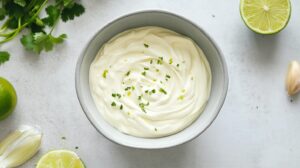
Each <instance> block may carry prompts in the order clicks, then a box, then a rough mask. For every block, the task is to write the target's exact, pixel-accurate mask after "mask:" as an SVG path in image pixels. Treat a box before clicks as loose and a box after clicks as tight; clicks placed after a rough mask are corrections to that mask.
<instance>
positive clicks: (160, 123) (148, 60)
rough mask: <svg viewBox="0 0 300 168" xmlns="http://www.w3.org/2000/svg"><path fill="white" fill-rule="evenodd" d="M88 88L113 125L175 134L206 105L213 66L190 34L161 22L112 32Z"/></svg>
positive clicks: (131, 131)
mask: <svg viewBox="0 0 300 168" xmlns="http://www.w3.org/2000/svg"><path fill="white" fill-rule="evenodd" d="M89 75H90V76H89V80H90V91H91V94H92V97H93V99H94V102H95V104H96V106H97V109H98V111H99V112H100V113H101V114H102V116H103V118H104V119H105V120H106V121H107V122H108V123H109V124H111V125H112V126H114V127H115V128H117V129H118V130H120V131H121V132H123V133H126V134H130V135H133V136H137V137H148V138H153V137H163V136H167V135H171V134H174V133H177V132H179V131H181V130H183V129H184V128H186V127H187V126H189V125H190V124H191V123H192V122H193V121H195V120H196V119H197V118H198V117H199V115H200V114H201V112H202V111H203V110H204V108H205V105H206V103H207V100H208V98H209V95H210V89H211V71H210V66H209V63H208V61H207V60H206V57H205V55H204V54H203V52H202V50H201V49H200V48H199V47H198V46H197V44H196V43H195V42H193V41H192V40H191V39H190V38H188V37H185V36H183V35H180V34H178V33H176V32H173V31H171V30H168V29H165V28H160V27H140V28H135V29H130V30H127V31H124V32H122V33H120V34H118V35H117V36H115V37H113V38H112V39H111V40H109V41H108V42H107V43H106V44H104V45H103V47H102V48H101V49H100V51H99V52H98V54H97V56H96V58H95V59H94V61H93V62H92V64H91V67H90V73H89Z"/></svg>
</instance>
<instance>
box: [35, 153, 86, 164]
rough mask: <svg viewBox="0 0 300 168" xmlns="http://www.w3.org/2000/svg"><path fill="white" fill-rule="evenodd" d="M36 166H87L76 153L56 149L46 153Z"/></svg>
mask: <svg viewBox="0 0 300 168" xmlns="http://www.w3.org/2000/svg"><path fill="white" fill-rule="evenodd" d="M36 168H85V166H84V164H83V163H82V161H81V160H80V158H79V157H78V156H77V154H76V153H74V152H72V151H68V150H55V151H50V152H48V153H47V154H45V155H44V156H43V157H42V158H41V159H40V161H39V162H38V164H37V166H36Z"/></svg>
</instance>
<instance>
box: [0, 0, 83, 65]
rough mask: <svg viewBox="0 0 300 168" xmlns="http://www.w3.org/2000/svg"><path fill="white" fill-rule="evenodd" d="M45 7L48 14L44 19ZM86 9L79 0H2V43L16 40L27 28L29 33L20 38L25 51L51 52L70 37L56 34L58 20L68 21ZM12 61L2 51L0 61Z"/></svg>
mask: <svg viewBox="0 0 300 168" xmlns="http://www.w3.org/2000/svg"><path fill="white" fill-rule="evenodd" d="M43 10H45V11H46V14H47V16H46V17H44V18H41V16H40V13H41V12H42V11H43ZM84 12H85V9H84V7H83V6H82V5H81V4H79V3H77V2H76V0H55V1H54V2H52V1H50V0H0V20H1V21H2V23H3V24H2V25H0V46H1V44H4V43H7V42H9V41H11V40H13V39H15V38H16V37H17V36H18V35H19V34H20V33H21V32H22V31H23V30H24V29H28V30H29V31H28V33H27V34H24V35H23V36H22V38H21V44H22V45H23V46H24V48H25V49H26V50H29V51H32V52H35V53H38V54H39V53H41V52H42V51H46V52H48V51H51V50H53V48H54V46H55V45H57V44H61V43H62V42H64V40H65V39H66V38H67V35H66V34H61V35H58V36H55V35H53V30H54V29H55V27H56V25H57V23H58V22H59V20H62V21H63V22H67V21H69V20H73V19H74V18H75V17H78V16H80V15H82V14H83V13H84ZM8 60H9V53H8V52H7V51H0V64H2V63H4V62H6V61H8Z"/></svg>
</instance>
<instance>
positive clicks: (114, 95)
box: [111, 93, 121, 99]
mask: <svg viewBox="0 0 300 168" xmlns="http://www.w3.org/2000/svg"><path fill="white" fill-rule="evenodd" d="M111 96H112V97H118V98H119V99H120V98H121V95H120V94H119V93H112V94H111Z"/></svg>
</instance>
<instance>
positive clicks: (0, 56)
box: [0, 51, 10, 65]
mask: <svg viewBox="0 0 300 168" xmlns="http://www.w3.org/2000/svg"><path fill="white" fill-rule="evenodd" d="M9 57H10V55H9V53H8V52H6V51H0V65H1V64H3V63H4V62H6V61H8V60H9Z"/></svg>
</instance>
